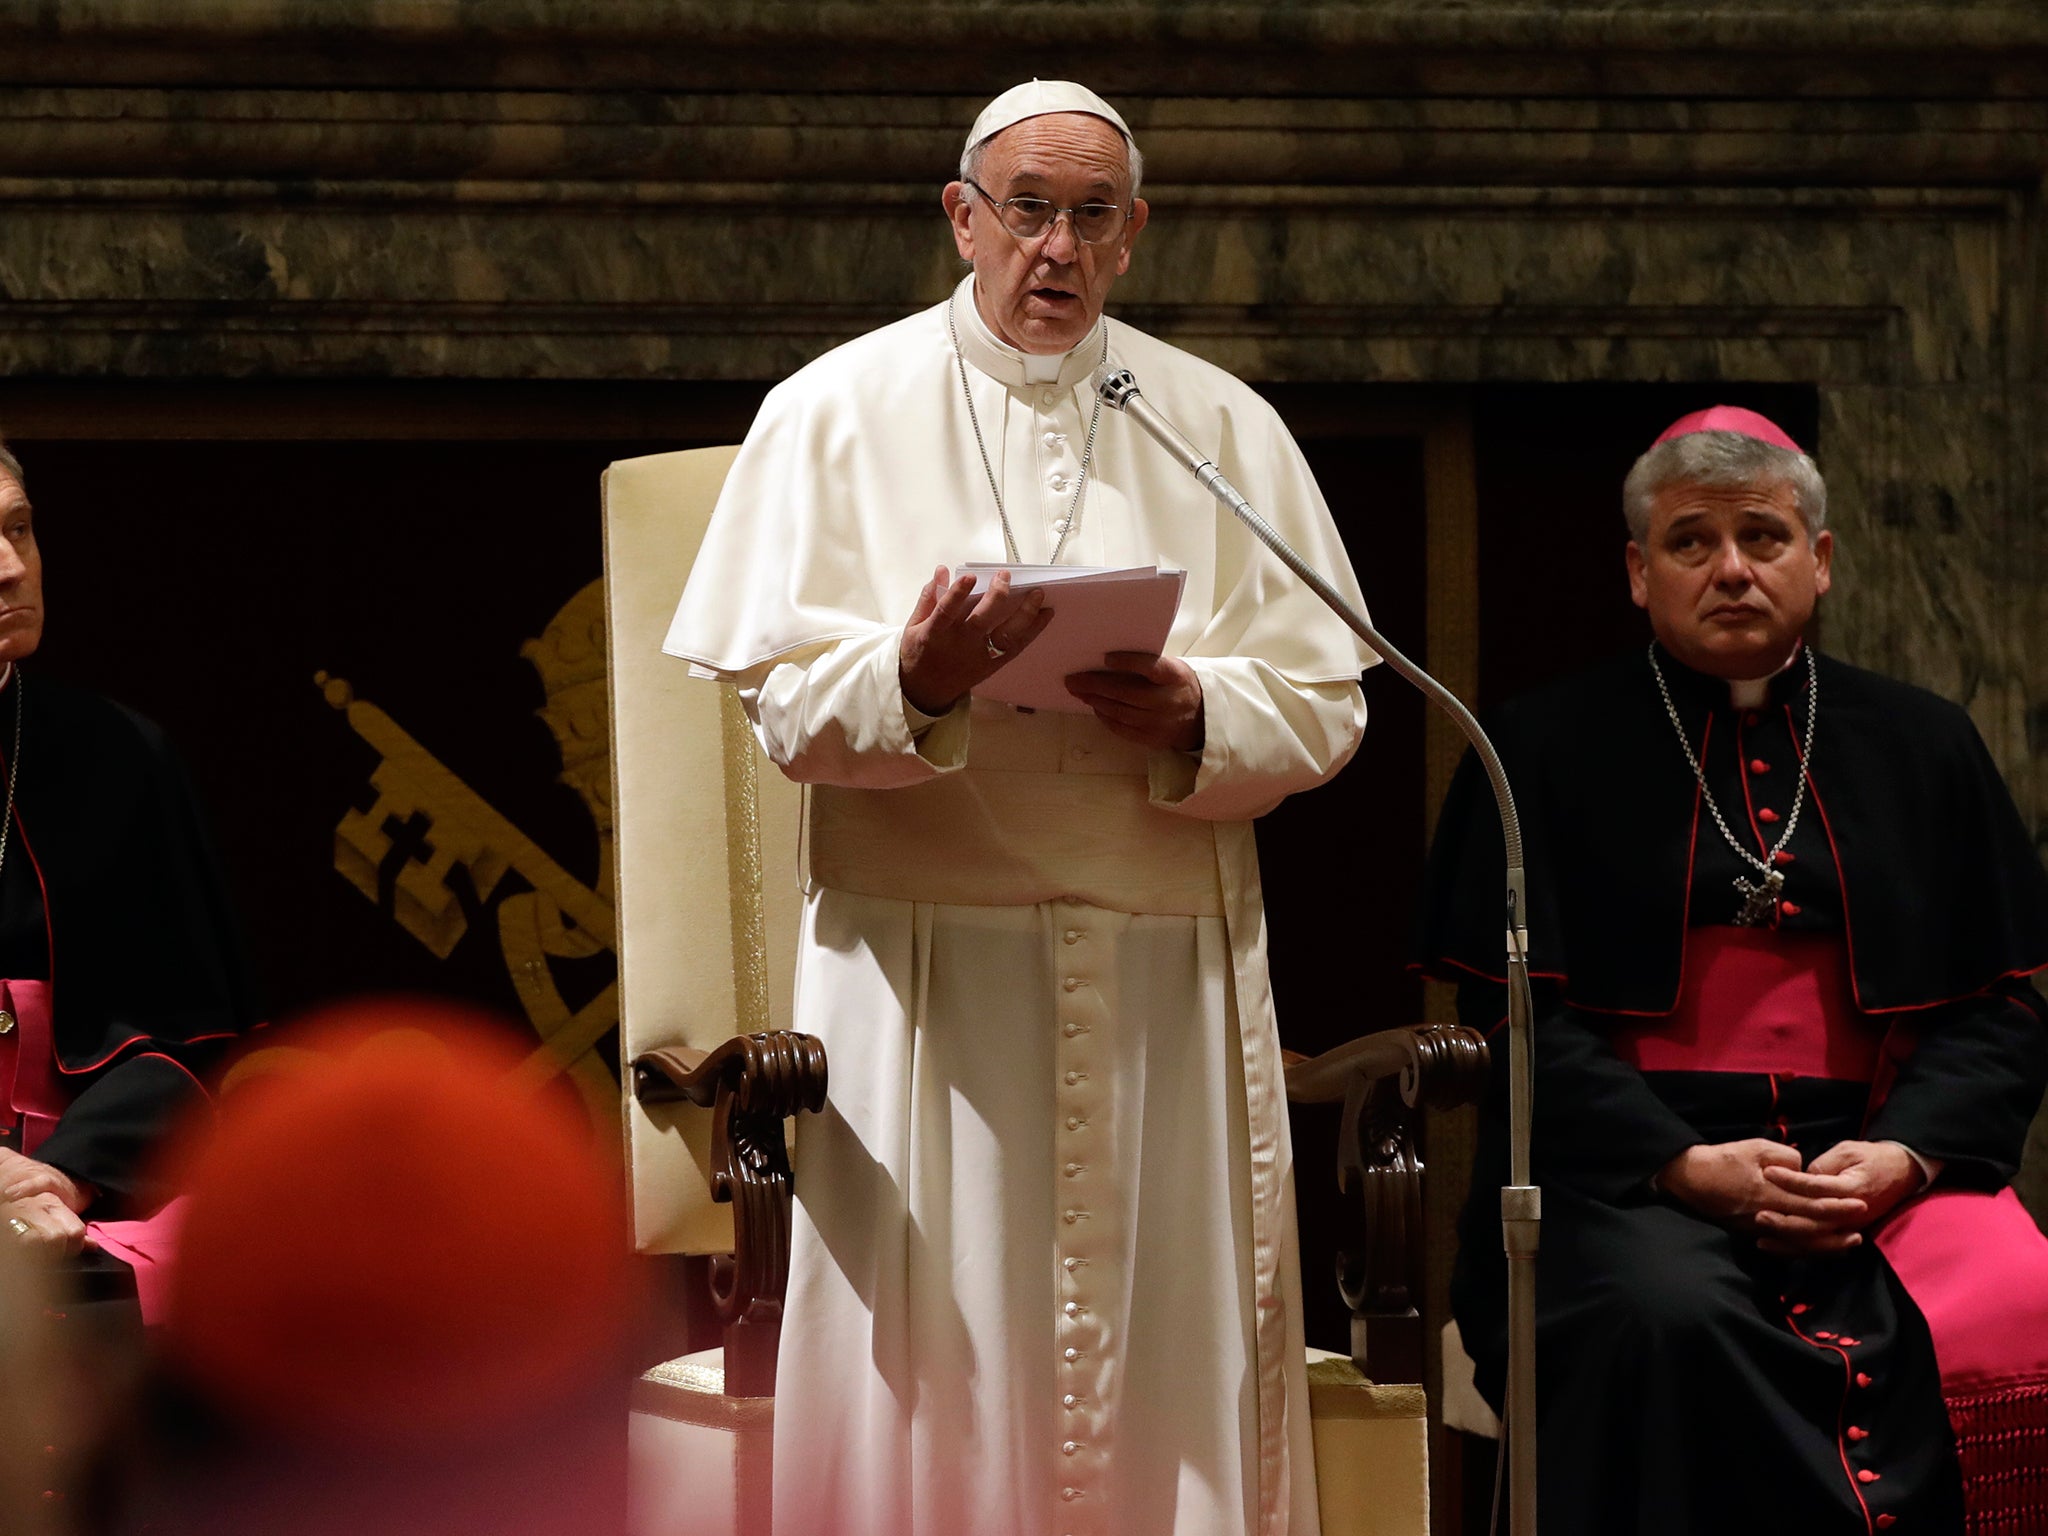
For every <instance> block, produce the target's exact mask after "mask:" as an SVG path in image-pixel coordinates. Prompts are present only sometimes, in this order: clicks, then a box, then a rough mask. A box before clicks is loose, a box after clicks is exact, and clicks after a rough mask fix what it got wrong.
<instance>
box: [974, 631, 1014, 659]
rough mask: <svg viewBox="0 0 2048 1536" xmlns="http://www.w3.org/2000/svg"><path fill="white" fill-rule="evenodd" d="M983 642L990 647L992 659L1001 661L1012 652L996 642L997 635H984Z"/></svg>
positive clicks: (989, 653)
mask: <svg viewBox="0 0 2048 1536" xmlns="http://www.w3.org/2000/svg"><path fill="white" fill-rule="evenodd" d="M981 643H982V644H983V645H985V646H987V647H988V659H989V660H990V661H1001V660H1002V659H1003V658H1004V657H1005V656H1007V655H1009V654H1010V653H1009V652H1008V651H1006V650H1004V649H1003V648H1002V647H1001V646H1000V645H997V644H996V642H995V637H994V636H993V635H983V636H982V637H981Z"/></svg>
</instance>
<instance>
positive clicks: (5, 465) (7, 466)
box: [0, 437, 28, 496]
mask: <svg viewBox="0 0 2048 1536" xmlns="http://www.w3.org/2000/svg"><path fill="white" fill-rule="evenodd" d="M0 473H5V474H9V475H12V476H14V483H15V484H16V485H18V486H20V487H21V492H22V494H23V495H24V496H26V495H27V494H28V477H27V476H26V475H24V474H23V473H22V472H21V460H19V459H17V458H16V457H15V456H14V454H13V452H12V451H11V450H10V449H9V448H8V446H7V439H6V438H4V437H0Z"/></svg>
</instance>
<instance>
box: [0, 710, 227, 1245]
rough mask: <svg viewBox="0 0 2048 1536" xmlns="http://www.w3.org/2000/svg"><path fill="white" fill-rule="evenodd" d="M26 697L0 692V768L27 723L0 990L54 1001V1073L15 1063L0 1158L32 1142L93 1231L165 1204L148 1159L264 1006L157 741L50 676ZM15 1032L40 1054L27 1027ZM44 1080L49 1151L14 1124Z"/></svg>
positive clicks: (185, 800) (188, 804)
mask: <svg viewBox="0 0 2048 1536" xmlns="http://www.w3.org/2000/svg"><path fill="white" fill-rule="evenodd" d="M19 682H20V683H21V685H22V686H19V687H17V686H16V685H15V682H14V681H13V680H10V683H9V686H7V687H6V688H5V690H4V691H0V752H6V751H11V749H12V745H13V742H14V739H15V716H14V712H15V710H16V709H17V708H25V711H26V712H25V714H24V715H23V717H22V720H21V733H20V740H21V763H20V773H19V776H18V778H17V781H16V786H15V788H16V798H15V821H14V826H13V830H12V834H11V837H10V841H9V847H8V849H7V854H6V860H5V864H4V865H0V980H4V981H5V982H7V983H10V984H12V983H20V982H46V983H47V984H48V992H47V997H48V1000H49V1010H48V1025H47V1034H46V1035H45V1037H44V1047H45V1049H46V1050H47V1051H48V1052H49V1053H50V1055H51V1056H53V1057H54V1060H50V1059H49V1058H47V1057H44V1056H42V1055H40V1054H38V1057H37V1059H36V1060H34V1061H20V1062H17V1061H14V1060H12V1059H10V1060H9V1061H8V1062H7V1063H6V1065H7V1066H8V1068H9V1069H10V1070H9V1071H8V1072H7V1073H5V1074H0V1075H4V1076H6V1077H7V1078H9V1079H10V1082H9V1083H8V1084H5V1085H0V1086H7V1087H10V1088H11V1089H13V1090H14V1091H13V1092H12V1093H11V1094H9V1095H7V1096H6V1097H7V1098H8V1099H11V1101H12V1102H0V1146H6V1147H9V1148H10V1149H12V1150H16V1151H21V1150H24V1147H25V1143H26V1142H27V1141H29V1140H31V1139H33V1140H34V1141H35V1142H36V1144H35V1146H34V1148H33V1152H32V1155H33V1156H34V1157H36V1158H37V1159H38V1160H39V1161H43V1162H47V1163H50V1164H52V1165H54V1166H56V1167H58V1168H61V1169H63V1170H64V1171H65V1172H66V1173H69V1174H70V1175H72V1176H73V1177H74V1178H77V1179H82V1180H84V1181H86V1182H87V1183H90V1184H92V1185H93V1186H95V1187H96V1188H97V1189H98V1190H99V1192H100V1198H99V1199H98V1200H97V1201H96V1202H95V1203H94V1205H93V1207H92V1209H91V1211H90V1214H91V1215H92V1216H94V1217H96V1218H102V1219H104V1218H110V1217H120V1216H132V1215H136V1214H141V1213H145V1212H147V1211H148V1210H149V1209H151V1208H152V1207H153V1206H155V1205H156V1204H159V1203H160V1202H161V1198H162V1196H163V1194H164V1191H163V1190H161V1189H160V1188H157V1187H155V1185H154V1183H153V1166H152V1165H153V1157H152V1154H153V1153H154V1151H155V1149H156V1147H157V1144H158V1142H159V1140H160V1138H161V1136H162V1133H163V1131H164V1129H165V1128H166V1127H167V1126H168V1125H169V1124H170V1123H171V1122H172V1121H173V1120H174V1119H175V1118H176V1117H177V1116H178V1115H180V1114H181V1113H183V1112H185V1111H187V1110H189V1109H191V1108H193V1107H195V1106H197V1105H199V1104H200V1103H202V1102H203V1101H204V1092H203V1089H202V1087H201V1082H202V1080H203V1079H204V1077H205V1075H206V1073H207V1071H208V1069H209V1068H210V1067H211V1066H212V1065H213V1064H214V1063H215V1062H216V1061H217V1060H218V1059H219V1057H220V1055H221V1053H222V1052H223V1051H224V1050H225V1049H226V1048H227V1046H228V1045H229V1044H230V1043H231V1042H232V1041H233V1039H234V1038H235V1037H236V1036H237V1035H239V1034H241V1033H242V1032H243V1031H245V1030H247V1029H248V1028H250V1027H251V1026H252V1025H254V1024H255V1023H256V1022H257V1020H258V1013H257V1004H256V1000H255V992H254V988H253V985H252V982H251V978H250V973H249V967H248V964H247V960H246V956H245V950H244V946H243V943H242V940H241V936H240V928H239V924H238V923H237V921H236V919H235V917H234V914H233V911H232V909H231V907H230V904H229V902H228V899H227V894H226V887H225V885H224V882H223V880H222V876H221V871H220V866H219V861H218V858H217V856H216V854H215V851H214V847H213V843H212V839H211V838H210V836H209V835H208V833H207V830H206V826H205V823H204V819H203V817H202V816H201V813H200V811H199V808H198V805H197V802H196V801H195V799H194V797H193V793H192V789H191V785H190V782H189V780H188V779H187V777H186V774H185V772H184V769H183V767H182V765H181V764H180V763H179V762H178V760H177V758H176V756H175V754H174V753H173V752H172V750H171V748H170V746H169V744H168V743H167V742H166V740H165V739H164V736H163V734H162V732H160V731H159V730H158V729H157V728H156V727H155V726H154V725H152V724H151V723H150V722H148V721H147V720H145V719H143V718H142V717H141V716H139V715H136V714H134V713H133V712H131V711H129V710H127V709H124V708H122V707H121V706H120V705H117V704H114V703H112V702H110V701H109V700H107V699H104V698H101V697H100V696H98V695H96V694H92V693H88V692H85V691H83V690H80V689H76V688H72V687H69V686H67V685H65V684H63V683H60V682H57V681H55V680H54V679H52V678H50V677H48V676H46V675H45V674H43V673H41V672H37V671H33V670H27V672H26V675H25V676H23V677H21V678H20V679H19ZM16 990H20V991H22V992H24V993H26V992H27V991H28V990H29V989H26V988H21V989H16ZM24 1023H25V1021H24ZM11 1033H14V1034H16V1036H17V1038H16V1040H15V1041H14V1042H13V1044H14V1045H15V1046H16V1047H26V1046H27V1045H28V1044H29V1043H30V1041H29V1032H28V1030H27V1029H26V1028H23V1029H19V1030H15V1031H11ZM52 1069H54V1070H52ZM34 1081H40V1082H42V1083H44V1084H47V1085H48V1087H49V1091H50V1093H51V1094H52V1095H53V1096H54V1098H55V1099H56V1101H57V1103H56V1106H55V1107H56V1108H57V1109H58V1110H60V1111H61V1112H60V1114H59V1116H58V1119H57V1123H56V1126H55V1128H54V1130H47V1133H46V1134H40V1135H39V1134H38V1132H37V1130H36V1128H33V1127H32V1125H31V1122H30V1120H29V1118H28V1116H27V1115H26V1114H24V1113H22V1111H27V1110H32V1109H36V1108H39V1107H41V1106H38V1105H35V1104H31V1103H29V1102H28V1098H29V1097H30V1096H31V1094H30V1085H31V1083H32V1082H34Z"/></svg>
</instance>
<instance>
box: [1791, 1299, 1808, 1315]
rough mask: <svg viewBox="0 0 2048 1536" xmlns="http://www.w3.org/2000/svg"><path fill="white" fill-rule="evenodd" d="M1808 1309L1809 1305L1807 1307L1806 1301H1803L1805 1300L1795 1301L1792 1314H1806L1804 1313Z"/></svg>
mask: <svg viewBox="0 0 2048 1536" xmlns="http://www.w3.org/2000/svg"><path fill="white" fill-rule="evenodd" d="M1806 1310H1807V1307H1806V1303H1805V1302H1803V1301H1800V1302H1794V1303H1793V1305H1792V1315H1793V1316H1794V1317H1799V1316H1802V1315H1803V1314H1804V1313H1805V1312H1806Z"/></svg>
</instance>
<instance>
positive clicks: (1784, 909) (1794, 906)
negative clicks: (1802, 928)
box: [1778, 901, 1799, 917]
mask: <svg viewBox="0 0 2048 1536" xmlns="http://www.w3.org/2000/svg"><path fill="white" fill-rule="evenodd" d="M1778 911H1779V912H1780V913H1782V914H1783V915H1784V916H1786V917H1797V916H1798V915H1799V903H1798V902H1796V901H1781V902H1779V903H1778Z"/></svg>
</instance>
